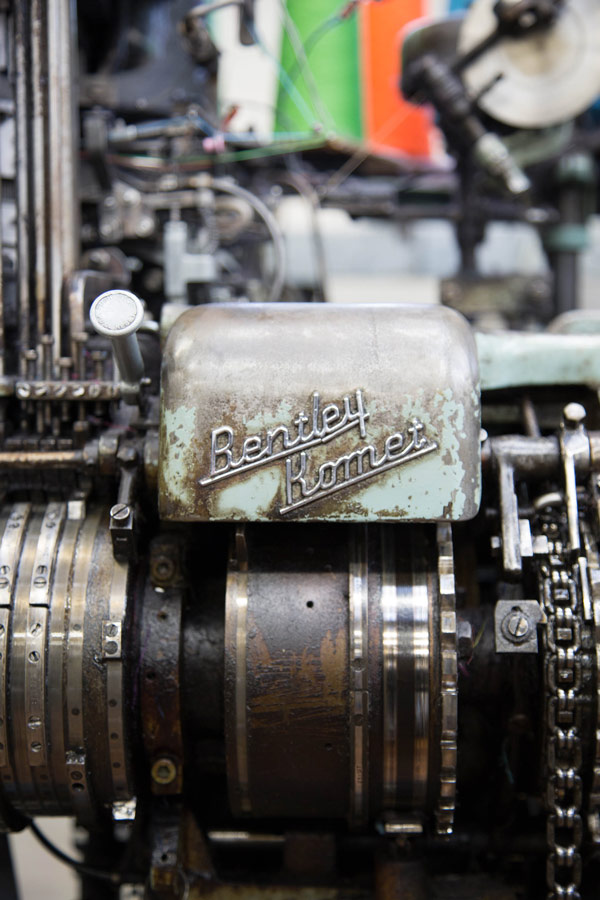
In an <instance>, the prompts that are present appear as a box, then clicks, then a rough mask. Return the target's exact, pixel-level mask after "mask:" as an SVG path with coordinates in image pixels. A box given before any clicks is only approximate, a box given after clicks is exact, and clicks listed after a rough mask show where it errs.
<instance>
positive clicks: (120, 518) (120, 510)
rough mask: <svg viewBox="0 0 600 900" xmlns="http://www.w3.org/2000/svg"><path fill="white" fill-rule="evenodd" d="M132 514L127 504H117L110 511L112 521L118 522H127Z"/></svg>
mask: <svg viewBox="0 0 600 900" xmlns="http://www.w3.org/2000/svg"><path fill="white" fill-rule="evenodd" d="M130 514H131V510H130V508H129V507H128V506H127V504H126V503H115V505H114V506H113V507H112V509H111V511H110V517H111V519H115V520H116V521H117V522H125V521H126V520H127V519H128V518H129V516H130Z"/></svg>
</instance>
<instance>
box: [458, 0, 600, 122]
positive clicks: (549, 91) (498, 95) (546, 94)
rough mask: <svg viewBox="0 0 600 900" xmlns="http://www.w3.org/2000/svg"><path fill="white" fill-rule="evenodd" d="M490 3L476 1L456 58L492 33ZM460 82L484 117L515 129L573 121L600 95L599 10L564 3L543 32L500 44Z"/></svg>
mask: <svg viewBox="0 0 600 900" xmlns="http://www.w3.org/2000/svg"><path fill="white" fill-rule="evenodd" d="M494 3H495V0H477V2H476V3H474V4H473V5H472V6H471V8H470V9H469V11H468V12H467V14H466V16H465V20H464V24H463V26H462V29H461V32H460V36H459V41H458V50H459V54H460V55H461V56H462V55H463V54H465V53H467V52H468V51H469V50H471V49H472V48H473V47H474V46H475V45H476V44H478V43H479V42H480V41H482V40H483V39H484V38H486V37H487V36H488V35H490V34H491V33H492V32H493V31H494V30H495V28H496V24H497V20H496V17H495V15H494V13H493V6H494ZM463 78H464V80H465V83H466V85H467V88H468V89H469V91H470V92H471V94H472V95H473V96H477V97H478V101H477V102H478V105H479V106H480V108H481V109H482V110H484V112H486V113H488V114H489V115H490V116H493V117H494V118H495V119H497V120H498V121H499V122H504V123H505V124H506V125H511V126H513V127H514V128H546V127H547V126H549V125H557V124H558V123H559V122H565V121H567V120H568V119H572V118H574V117H575V116H577V115H579V113H581V112H583V111H584V110H585V109H587V107H588V106H590V105H591V104H592V103H593V101H594V100H595V99H596V97H597V96H598V94H600V5H599V4H598V3H597V0H569V2H568V3H565V6H564V10H563V11H562V13H561V14H560V16H559V18H558V19H557V21H556V22H555V23H554V24H553V25H552V26H551V27H550V28H549V29H548V30H546V31H543V32H540V33H536V34H532V35H531V36H528V37H523V38H504V39H502V40H501V41H499V42H498V43H497V44H496V45H495V46H494V47H493V48H492V49H490V50H488V51H486V52H485V53H483V54H482V56H481V57H479V59H477V60H476V61H475V62H474V63H472V64H471V65H469V67H468V68H467V69H466V70H465V72H464V74H463ZM488 87H489V89H487V88H488ZM482 92H483V94H482ZM480 94H481V96H480Z"/></svg>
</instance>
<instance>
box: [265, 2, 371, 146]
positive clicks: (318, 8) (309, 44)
mask: <svg viewBox="0 0 600 900" xmlns="http://www.w3.org/2000/svg"><path fill="white" fill-rule="evenodd" d="M341 8H342V3H341V0H287V9H288V12H289V15H290V16H291V18H292V19H293V21H294V23H295V25H296V30H297V32H298V35H299V37H300V40H301V41H302V43H303V44H304V46H305V48H306V51H307V57H308V63H309V66H310V71H311V72H312V75H313V78H312V79H311V78H310V73H309V74H308V76H307V75H306V65H305V63H304V60H303V59H302V57H301V58H300V59H298V58H297V55H296V52H295V49H294V46H293V44H292V42H291V41H290V37H289V34H288V33H287V29H286V28H284V33H283V42H282V49H281V65H282V74H281V78H280V83H279V94H278V100H277V116H276V130H277V131H289V130H290V128H297V129H298V130H309V129H310V128H312V126H313V125H314V124H315V123H316V122H320V123H322V125H323V127H324V129H325V132H326V133H327V132H330V131H333V132H335V134H337V135H340V136H343V137H348V138H354V139H360V138H361V137H362V135H363V129H362V121H361V118H362V117H361V97H360V61H359V39H358V21H357V16H356V15H352V16H350V17H349V18H348V19H346V20H343V21H340V20H339V19H337V17H336V13H337V12H338V11H339V10H340V9H341ZM286 75H287V78H286ZM313 83H314V85H316V91H315V87H314V86H313ZM298 94H300V95H301V96H300V97H298ZM316 94H318V96H316ZM319 100H320V102H319ZM307 107H308V108H309V109H310V111H311V112H312V115H313V116H314V118H313V119H312V121H307V119H308V111H307ZM323 109H324V110H325V114H324V113H323Z"/></svg>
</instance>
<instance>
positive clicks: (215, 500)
mask: <svg viewBox="0 0 600 900" xmlns="http://www.w3.org/2000/svg"><path fill="white" fill-rule="evenodd" d="M281 485H282V479H281V470H280V469H278V468H276V467H275V466H273V467H272V468H270V469H258V470H257V471H256V472H254V473H252V474H248V475H245V476H244V480H243V481H233V482H232V483H231V484H229V485H228V486H227V487H222V488H221V489H220V490H218V491H215V492H214V494H213V495H212V497H211V500H210V512H211V515H212V516H214V517H215V518H217V519H219V518H222V517H226V518H229V517H231V516H233V517H237V518H240V519H263V518H264V517H265V510H266V509H269V508H270V507H271V506H272V504H273V503H274V502H275V500H276V499H277V498H278V496H279V492H280V490H281ZM282 500H283V498H282Z"/></svg>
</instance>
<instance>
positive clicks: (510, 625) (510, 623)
mask: <svg viewBox="0 0 600 900" xmlns="http://www.w3.org/2000/svg"><path fill="white" fill-rule="evenodd" d="M502 631H503V632H504V634H505V636H506V637H507V638H508V640H509V641H512V642H513V643H515V644H520V643H522V642H523V641H524V640H526V639H527V638H528V637H529V635H530V633H531V622H530V621H529V619H528V617H527V616H526V615H525V614H524V613H523V612H521V610H520V609H515V610H513V611H512V612H509V614H508V615H507V616H506V618H505V619H504V621H503V622H502Z"/></svg>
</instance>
